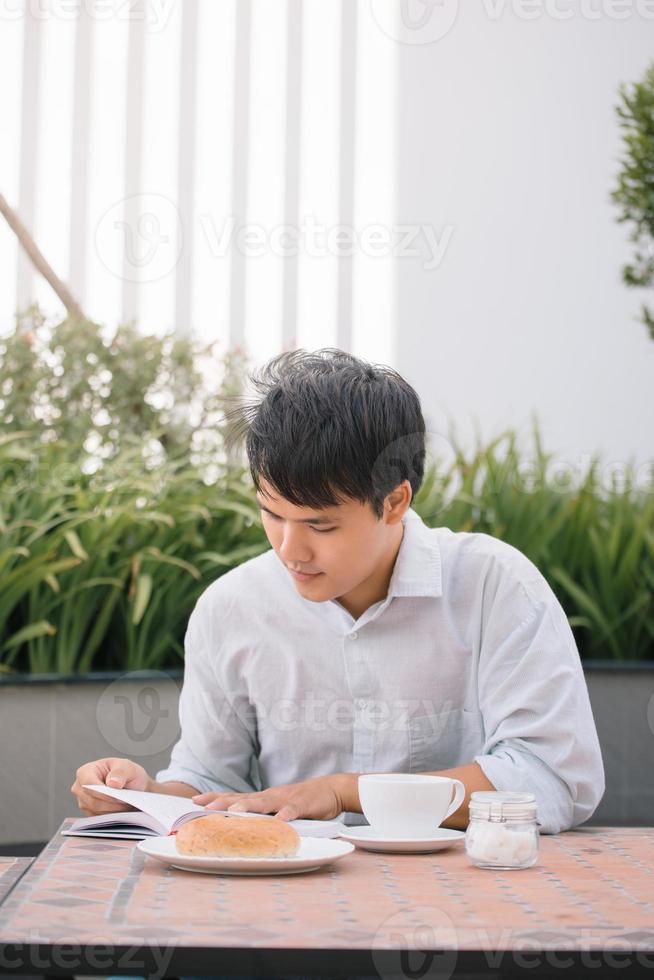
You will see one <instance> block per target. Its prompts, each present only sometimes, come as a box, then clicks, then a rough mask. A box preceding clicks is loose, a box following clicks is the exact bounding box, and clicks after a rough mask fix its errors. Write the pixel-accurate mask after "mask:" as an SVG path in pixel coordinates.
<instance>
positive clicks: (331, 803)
mask: <svg viewBox="0 0 654 980" xmlns="http://www.w3.org/2000/svg"><path fill="white" fill-rule="evenodd" d="M343 790H344V782H343V779H342V775H341V774H336V775H333V776H318V778H317V779H307V780H305V781H304V782H302V783H288V784H287V785H285V786H271V787H270V789H264V790H262V791H261V792H260V793H199V794H198V795H197V796H194V797H193V802H194V803H199V804H200V806H206V807H207V809H209V810H233V811H235V812H238V811H239V810H249V811H250V812H251V813H274V814H276V816H278V817H279V818H280V819H281V820H299V819H301V818H303V817H304V818H306V819H309V820H333V819H334V818H335V817H337V816H338V815H339V813H342V811H343V810H344V809H345V807H344V806H343Z"/></svg>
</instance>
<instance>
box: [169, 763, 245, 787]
mask: <svg viewBox="0 0 654 980" xmlns="http://www.w3.org/2000/svg"><path fill="white" fill-rule="evenodd" d="M154 778H155V781H156V782H157V783H172V782H174V783H188V784H189V786H195V788H196V789H197V791H198V793H239V792H241V790H237V789H234V787H233V786H228V785H227V783H220V782H218V780H217V779H212V778H211V777H210V776H203V775H200V773H197V772H193V770H192V769H183V768H181V767H180V766H171V767H170V768H169V769H161V770H160V771H159V772H158V773H156V775H155V777H154ZM243 792H249V793H255V792H256V790H254V789H252V788H249V789H248V790H244V791H243Z"/></svg>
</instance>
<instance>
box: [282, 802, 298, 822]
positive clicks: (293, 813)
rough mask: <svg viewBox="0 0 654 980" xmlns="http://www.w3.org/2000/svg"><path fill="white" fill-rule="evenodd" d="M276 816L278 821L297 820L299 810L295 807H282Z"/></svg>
mask: <svg viewBox="0 0 654 980" xmlns="http://www.w3.org/2000/svg"><path fill="white" fill-rule="evenodd" d="M277 816H278V817H279V819H280V820H297V819H298V816H299V810H298V809H297V807H293V806H289V805H286V806H283V807H282V808H281V810H278V811H277Z"/></svg>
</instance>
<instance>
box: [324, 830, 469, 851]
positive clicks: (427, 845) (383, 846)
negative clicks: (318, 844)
mask: <svg viewBox="0 0 654 980" xmlns="http://www.w3.org/2000/svg"><path fill="white" fill-rule="evenodd" d="M340 836H341V837H342V838H343V839H344V840H348V841H351V842H352V843H353V844H356V846H357V847H362V848H363V849H364V850H365V851H390V852H391V853H395V854H428V853H429V852H431V851H442V850H443V849H444V848H446V847H451V846H452V844H456V843H457V842H458V841H461V840H463V838H464V837H465V832H464V831H463V830H448V828H447V827H441V828H440V829H439V830H437V831H436V833H435V834H434V835H433V837H387V836H382V835H380V833H379V831H377V830H375V828H374V827H365V826H363V827H352V828H348V829H347V830H342V831H341V833H340Z"/></svg>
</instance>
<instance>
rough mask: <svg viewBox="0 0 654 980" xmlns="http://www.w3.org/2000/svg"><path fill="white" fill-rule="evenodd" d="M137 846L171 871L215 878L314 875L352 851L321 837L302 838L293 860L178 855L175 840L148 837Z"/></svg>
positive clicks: (350, 846)
mask: <svg viewBox="0 0 654 980" xmlns="http://www.w3.org/2000/svg"><path fill="white" fill-rule="evenodd" d="M136 846H137V847H138V849H139V851H143V853H144V854H147V855H148V857H152V858H154V859H155V860H156V861H161V862H162V863H163V864H167V865H168V866H169V867H171V868H181V869H182V870H183V871H201V872H204V873H205V874H214V875H291V874H296V873H297V872H300V871H315V869H316V868H320V867H322V865H324V864H332V862H333V861H338V860H339V858H343V857H345V856H346V855H347V854H351V853H352V851H353V850H354V847H353V846H352V844H348V842H347V841H344V840H338V839H335V840H334V839H330V838H320V837H302V838H301V840H300V849H299V851H298V853H297V855H296V856H295V857H292V858H221V857H202V856H199V855H196V854H179V853H178V851H177V848H176V846H175V837H174V836H170V837H148V838H147V839H146V840H142V841H139V843H138V844H137V845H136Z"/></svg>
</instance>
